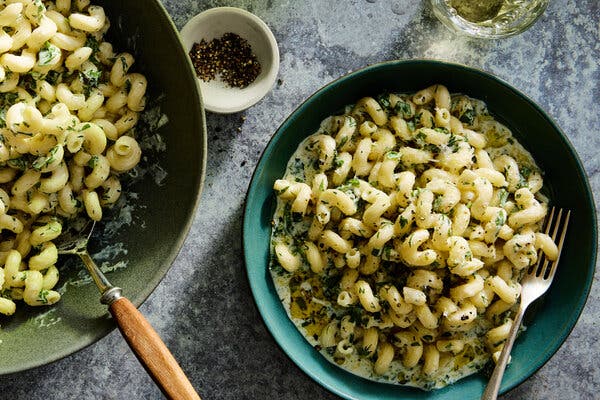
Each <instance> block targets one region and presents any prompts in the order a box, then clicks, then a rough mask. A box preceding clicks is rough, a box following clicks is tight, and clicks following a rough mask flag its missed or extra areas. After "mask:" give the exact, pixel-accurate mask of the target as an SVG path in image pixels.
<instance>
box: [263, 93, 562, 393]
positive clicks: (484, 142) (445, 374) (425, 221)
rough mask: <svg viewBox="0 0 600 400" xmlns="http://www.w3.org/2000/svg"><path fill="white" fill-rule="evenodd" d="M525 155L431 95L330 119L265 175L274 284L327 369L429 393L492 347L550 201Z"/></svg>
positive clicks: (384, 100)
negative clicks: (272, 200)
mask: <svg viewBox="0 0 600 400" xmlns="http://www.w3.org/2000/svg"><path fill="white" fill-rule="evenodd" d="M542 185H543V181H542V174H541V171H540V170H539V168H538V167H537V165H536V164H535V162H534V161H533V159H532V157H531V155H530V154H529V153H528V152H527V151H526V150H525V149H524V148H523V147H522V146H521V145H520V144H519V143H517V142H516V141H515V139H514V138H513V136H512V134H511V132H510V130H509V129H508V128H507V127H506V126H504V125H502V124H501V123H499V122H498V121H496V120H495V119H494V118H493V117H492V116H491V115H490V114H489V113H488V111H487V108H486V106H485V104H484V103H483V102H481V101H479V100H475V99H472V98H469V97H467V96H465V95H460V94H456V95H450V93H449V92H448V89H447V88H446V87H444V86H442V85H434V86H431V87H428V88H426V89H423V90H421V91H419V92H417V93H415V94H411V95H405V94H395V93H389V94H383V95H380V96H377V97H375V98H371V97H365V98H362V99H360V100H358V102H357V103H356V104H354V105H352V106H348V107H347V108H346V110H345V112H344V113H343V115H336V116H332V117H329V118H327V119H326V120H324V121H323V123H322V124H321V127H320V128H319V130H318V132H316V133H315V134H313V135H311V136H309V137H308V138H306V139H305V140H304V141H303V142H302V143H301V144H300V146H299V147H298V149H297V151H296V152H295V153H294V155H293V156H292V158H291V159H290V161H289V163H288V166H287V170H286V173H285V176H284V177H282V179H279V180H277V181H275V183H274V186H273V187H274V190H275V192H276V194H277V196H278V203H277V209H276V211H275V215H274V219H273V231H272V236H271V265H270V268H271V274H272V277H273V280H274V282H275V286H276V288H277V291H278V293H279V295H280V298H281V299H282V302H283V304H284V306H285V307H286V310H287V312H288V314H289V316H290V318H291V319H292V321H293V322H294V323H295V324H296V326H297V327H298V329H299V330H300V331H301V332H302V333H303V334H304V336H305V337H306V339H307V340H308V341H309V342H310V343H311V344H312V345H313V346H314V347H315V348H317V349H318V350H319V351H320V352H321V353H322V354H323V355H324V356H325V357H326V358H327V359H329V360H330V361H332V362H334V363H336V364H337V365H340V366H341V367H342V368H345V369H347V370H349V371H351V372H353V373H355V374H358V375H361V376H364V377H367V378H370V379H374V380H378V381H385V382H392V383H397V384H403V385H410V386H416V387H421V388H423V389H433V388H440V387H443V386H445V385H447V384H449V383H452V382H454V381H456V380H457V379H460V378H462V377H464V376H467V375H470V374H472V373H474V372H476V371H477V370H479V369H481V368H482V367H483V366H484V365H485V364H486V363H487V362H488V361H489V360H490V359H492V358H493V359H496V358H497V356H498V355H499V352H500V351H501V350H502V346H503V343H504V341H505V339H506V337H507V335H508V331H509V329H510V326H511V323H512V319H511V318H512V315H513V312H514V309H515V305H516V303H517V300H518V298H519V296H520V291H521V286H520V284H519V281H520V279H521V276H522V275H523V272H524V271H525V269H526V268H527V267H528V266H530V265H532V264H533V263H535V262H536V260H537V257H538V254H539V252H540V251H542V252H544V253H545V255H546V256H547V257H548V258H550V259H554V258H556V255H557V249H556V245H555V244H554V243H553V242H552V240H551V239H550V238H549V237H548V236H547V235H545V234H544V233H540V225H541V224H542V220H543V219H544V217H545V215H546V211H547V199H546V198H545V196H543V195H542V194H541V193H540V192H539V190H540V189H541V188H542Z"/></svg>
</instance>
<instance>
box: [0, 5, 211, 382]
mask: <svg viewBox="0 0 600 400" xmlns="http://www.w3.org/2000/svg"><path fill="white" fill-rule="evenodd" d="M151 5H154V6H155V7H156V8H157V9H158V12H159V15H160V18H162V19H163V21H165V22H166V23H167V24H168V25H170V27H171V30H169V31H168V32H167V33H168V34H169V35H170V36H171V37H172V38H173V39H174V40H175V41H176V42H177V43H179V46H178V51H179V52H180V53H181V54H182V58H184V59H185V60H186V65H185V67H184V68H183V71H182V72H183V73H185V74H186V75H188V76H190V77H191V82H196V75H195V73H194V72H193V71H194V68H193V65H192V61H191V60H190V58H189V57H188V55H187V53H186V52H185V51H184V50H183V43H182V42H181V38H180V37H179V31H178V30H177V27H176V26H175V24H174V23H173V20H172V19H171V17H170V15H169V13H168V12H167V10H166V9H165V7H164V6H163V5H162V3H161V2H160V1H159V0H152V1H151V4H150V6H151ZM196 93H197V96H196V97H192V98H191V100H192V101H193V102H194V103H195V105H196V108H197V109H198V110H199V113H197V114H196V115H195V117H196V118H199V117H200V116H202V115H205V113H204V105H203V104H204V103H203V101H202V94H201V93H200V88H199V87H198V85H196ZM199 119H200V120H201V121H200V124H199V125H201V132H199V133H200V134H201V140H202V143H201V149H203V151H202V154H201V157H202V159H201V165H200V168H202V170H201V173H200V175H199V176H198V179H197V180H196V182H194V183H195V187H196V188H197V190H196V194H195V199H194V203H193V207H191V208H190V213H189V216H188V218H187V221H186V224H185V225H184V226H183V227H182V230H181V232H180V234H179V237H178V239H177V241H176V243H175V246H173V248H172V250H171V251H170V252H169V253H168V255H167V258H166V259H165V262H164V263H163V265H162V266H161V267H160V268H158V269H157V270H156V272H155V274H154V276H153V278H152V279H151V280H150V281H149V283H148V285H147V286H146V288H145V289H144V290H142V291H140V292H137V293H136V295H135V296H134V298H133V299H131V298H129V297H128V298H129V299H130V300H131V302H132V303H133V304H134V305H135V306H136V307H139V306H141V305H142V304H143V303H144V302H145V301H146V299H148V297H149V296H150V295H151V294H152V292H153V291H154V290H155V289H156V287H157V286H158V284H159V283H160V282H161V281H162V280H163V278H164V277H165V275H166V274H167V271H168V270H169V269H170V268H171V266H172V265H173V262H174V261H175V259H176V257H177V255H178V254H179V252H180V251H181V248H182V247H183V243H184V242H185V239H186V238H187V235H188V233H189V231H190V229H191V227H192V224H193V222H194V215H195V213H196V210H197V209H198V204H199V202H200V197H201V193H202V189H203V187H204V180H205V175H206V159H207V154H206V149H207V148H208V145H207V133H206V118H199ZM125 294H126V293H125ZM99 298H100V297H99V296H98V299H99ZM90 301H93V300H92V299H90ZM116 327H117V326H116V324H114V323H113V324H112V326H108V327H107V328H103V329H99V330H97V331H96V332H94V334H93V335H91V336H90V337H89V338H88V339H87V340H85V341H82V342H77V343H75V344H74V345H72V346H67V347H64V348H62V349H61V351H58V352H56V353H55V354H53V355H52V356H50V357H46V358H45V359H34V360H31V361H30V362H28V363H24V364H22V365H19V366H18V367H15V368H12V369H6V370H4V371H0V376H2V375H10V374H16V373H19V372H22V371H26V370H29V369H33V368H38V367H42V366H44V365H47V364H50V363H53V362H56V361H58V360H61V359H63V358H65V357H67V356H70V355H72V354H74V353H77V352H79V351H81V350H83V349H85V348H86V347H88V346H91V345H93V344H94V343H96V342H98V341H99V340H100V339H102V338H103V337H105V336H106V335H108V334H109V333H110V332H112V331H113V330H114V329H115V328H116Z"/></svg>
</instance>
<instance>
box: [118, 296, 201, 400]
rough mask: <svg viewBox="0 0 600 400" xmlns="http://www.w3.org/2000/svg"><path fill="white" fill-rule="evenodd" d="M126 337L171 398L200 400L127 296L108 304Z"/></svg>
mask: <svg viewBox="0 0 600 400" xmlns="http://www.w3.org/2000/svg"><path fill="white" fill-rule="evenodd" d="M109 310H110V313H111V314H112V316H113V318H114V319H115V321H116V322H117V324H118V326H119V330H120V331H121V333H122V334H123V337H124V338H125V340H126V341H127V343H128V344H129V346H130V347H131V349H132V350H133V352H134V353H135V355H136V356H137V358H138V360H140V363H141V364H142V365H143V366H144V368H145V369H146V371H148V374H149V375H150V376H151V377H152V379H153V380H154V381H155V382H156V384H157V385H158V387H159V388H160V389H161V390H162V392H163V393H164V395H165V396H166V397H167V398H168V399H173V400H200V396H199V395H198V393H196V390H194V387H193V386H192V384H191V383H190V381H189V380H188V378H187V377H186V375H185V373H184V372H183V370H182V369H181V367H180V366H179V364H178V363H177V360H175V357H173V355H172V354H171V352H170V351H169V349H168V348H167V346H166V345H165V343H164V342H163V341H162V339H161V338H160V336H158V333H156V331H155V330H154V328H152V326H151V325H150V323H149V322H148V320H146V318H145V317H144V316H143V315H142V313H141V312H140V311H139V310H138V309H137V308H136V307H135V306H134V305H133V304H132V303H131V302H130V301H129V300H128V299H127V298H125V297H119V298H118V299H116V300H114V301H113V302H112V303H111V304H110V305H109Z"/></svg>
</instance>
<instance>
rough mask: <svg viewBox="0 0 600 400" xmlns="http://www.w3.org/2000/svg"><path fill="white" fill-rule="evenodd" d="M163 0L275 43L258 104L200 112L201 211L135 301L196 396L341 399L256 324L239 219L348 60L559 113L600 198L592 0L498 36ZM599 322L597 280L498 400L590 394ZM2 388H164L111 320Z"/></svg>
mask: <svg viewBox="0 0 600 400" xmlns="http://www.w3.org/2000/svg"><path fill="white" fill-rule="evenodd" d="M162 1H163V4H164V5H165V7H166V8H167V10H168V11H169V13H170V14H171V16H172V17H173V20H174V21H175V24H176V25H177V27H178V28H181V27H183V25H184V24H185V22H186V21H187V20H188V19H190V18H191V17H192V16H194V15H195V14H197V13H199V12H201V11H203V10H205V9H208V8H211V7H216V6H225V5H228V6H236V7H241V8H244V9H247V10H249V11H251V12H253V13H255V14H256V15H258V16H259V17H261V18H262V19H263V20H264V21H265V22H266V23H267V24H268V25H269V26H270V27H271V29H272V30H273V33H274V34H275V36H276V38H277V40H278V42H279V49H280V53H281V69H280V72H279V77H278V78H279V80H280V81H279V83H278V84H276V85H275V87H274V89H273V90H272V91H271V92H270V93H269V94H268V95H267V96H266V97H265V98H264V99H263V100H262V101H261V102H259V103H258V104H257V105H255V106H254V107H252V108H250V109H248V110H247V111H245V112H242V113H238V114H232V115H216V114H210V113H208V114H207V125H208V165H207V174H206V184H205V187H204V192H203V194H202V199H201V201H200V205H199V207H200V208H199V210H198V212H197V214H196V218H195V221H194V224H193V227H192V229H191V232H190V234H189V236H188V238H187V240H186V242H185V245H184V247H183V250H182V251H181V253H180V254H179V256H178V258H177V260H176V261H175V263H174V265H173V267H172V268H171V269H170V271H169V273H168V274H167V275H166V277H165V279H164V280H163V281H162V283H161V284H160V285H159V286H158V288H157V289H156V291H155V292H154V293H153V294H152V295H151V297H150V298H149V299H148V301H146V303H145V304H144V305H143V306H142V307H141V310H142V312H143V313H144V314H145V315H146V316H147V317H148V319H149V320H150V322H151V323H152V324H153V325H154V327H155V328H156V330H157V331H158V332H159V334H160V335H161V336H162V337H163V338H164V340H165V342H166V343H167V345H168V346H169V347H170V348H171V350H172V351H173V353H174V355H175V356H176V357H177V358H178V360H180V363H181V365H182V367H183V368H184V370H185V371H186V372H187V373H188V375H189V377H190V380H191V381H192V383H193V384H194V385H195V386H196V387H197V388H198V390H199V393H200V394H201V396H202V398H203V399H207V400H208V399H236V400H238V399H268V398H271V399H334V398H337V397H336V396H334V395H333V394H331V393H330V392H328V391H327V390H325V389H323V388H322V387H320V386H319V385H318V384H317V383H315V382H314V381H313V380H311V379H310V378H309V377H308V376H307V375H305V374H304V373H303V372H301V371H300V369H298V368H297V367H296V366H295V365H294V364H293V363H292V361H290V360H289V359H288V358H287V357H286V356H285V354H284V353H283V352H282V351H281V350H280V349H279V347H278V346H277V344H276V343H275V342H274V341H273V340H272V338H271V336H270V334H269V333H268V332H267V330H266V328H265V327H264V325H263V323H262V320H261V317H260V315H259V314H258V312H257V310H256V308H255V306H254V303H253V300H252V295H251V292H250V288H249V285H248V283H247V280H246V275H245V272H244V262H243V258H242V248H241V225H242V210H243V203H244V197H245V193H246V190H247V187H248V183H249V181H250V177H251V175H252V172H253V169H254V167H255V165H256V163H257V162H258V159H259V157H260V154H261V152H262V150H263V149H264V147H265V146H266V144H267V142H268V140H269V138H270V137H271V135H272V134H273V133H274V131H275V130H276V129H277V127H278V126H279V125H280V124H281V123H282V122H283V120H284V119H285V118H286V116H287V115H289V114H290V113H291V112H292V111H293V110H294V109H295V108H296V107H297V106H298V105H299V104H300V103H301V102H302V101H303V100H305V99H306V98H307V97H308V96H309V95H311V94H312V93H313V92H314V91H316V90H317V89H318V88H320V87H321V86H323V85H325V84H326V83H328V82H330V81H331V80H333V79H335V78H337V77H339V76H341V75H343V74H345V73H347V72H348V71H350V70H355V69H358V68H361V67H363V66H366V65H368V64H371V63H376V62H380V61H385V60H391V59H409V58H433V59H440V60H447V61H453V62H458V63H464V64H466V65H469V66H473V67H477V68H481V69H484V70H486V71H489V72H491V73H493V74H495V75H497V76H499V77H500V78H502V79H504V80H506V81H507V82H509V83H510V84H511V85H513V86H515V87H516V88H518V89H520V90H522V91H523V92H524V93H525V94H527V95H528V96H530V97H531V98H532V99H533V100H534V101H536V102H537V103H538V104H539V105H540V106H541V107H542V108H544V109H545V110H546V111H547V112H548V113H549V114H550V115H551V116H552V118H554V119H555V121H557V123H558V124H559V125H560V126H561V127H562V129H563V130H564V131H565V133H566V134H567V136H568V138H569V140H570V141H571V143H572V144H573V146H574V147H575V149H576V150H577V152H578V153H579V156H580V158H581V160H582V162H583V165H584V166H585V169H586V172H587V174H588V177H589V179H590V182H591V186H592V188H593V192H594V195H595V197H596V199H598V198H599V197H600V161H599V160H600V153H599V149H600V133H599V127H600V117H599V116H600V103H599V100H598V99H599V98H600V86H599V82H600V68H599V67H598V63H599V60H600V25H599V22H598V21H600V7H599V5H598V2H597V1H596V0H582V1H576V0H564V1H563V0H561V1H552V2H551V4H550V6H549V8H548V9H547V10H546V12H545V14H544V15H543V16H542V17H541V18H540V19H539V20H538V21H537V22H536V23H535V25H533V27H531V28H530V29H529V30H528V31H526V32H525V33H523V34H521V35H518V36H515V37H512V38H508V39H502V40H495V41H478V40H473V39H467V38H463V37H457V36H456V35H455V34H453V33H451V32H449V31H448V30H447V29H446V28H445V27H444V26H442V24H441V23H440V22H438V21H437V20H436V19H435V18H434V16H433V14H432V12H431V11H430V10H429V6H428V2H425V1H423V2H416V1H409V0H391V1H383V0H352V1H347V0H344V1H331V0H326V1H307V2H303V1H291V0H258V1H233V0H232V1H202V0H162ZM190 277H193V279H190ZM597 277H598V274H596V279H595V280H594V281H595V282H596V280H597ZM598 321H600V288H599V287H598V285H594V286H593V287H592V292H591V294H590V297H589V299H588V301H587V305H586V307H585V309H584V310H583V314H582V315H581V318H580V319H579V321H578V323H577V325H576V326H575V329H574V330H573V332H572V333H571V335H570V336H569V337H568V339H567V340H566V342H565V344H564V345H563V346H562V347H561V349H560V350H559V351H558V352H557V353H556V354H555V355H554V357H552V359H551V360H550V361H549V362H548V363H547V364H546V365H545V366H544V367H542V368H541V369H540V370H539V371H538V372H537V373H536V374H534V375H533V376H532V377H531V378H530V379H528V380H527V381H526V382H524V383H523V384H522V385H520V386H519V387H517V388H516V389H514V390H512V391H511V392H509V393H508V394H507V395H505V396H504V397H503V398H504V399H507V400H518V399H530V400H535V399H540V400H541V399H544V400H546V399H558V398H568V399H595V398H598V396H599V395H598V393H599V392H600V341H598V339H597V332H598V330H599V329H600V326H599V324H600V323H599V322H598ZM0 398H12V399H43V398H45V399H82V400H84V399H86V400H87V399H90V400H91V399H159V398H161V393H160V392H159V391H158V389H156V387H155V386H154V384H153V383H152V381H151V380H150V379H149V378H148V376H147V374H146V373H145V371H144V370H143V368H142V367H141V366H140V365H139V363H138V362H137V360H136V358H135V357H134V356H133V354H132V353H131V352H130V350H129V348H128V347H127V345H126V344H125V342H124V341H123V339H122V337H121V335H120V334H119V333H118V331H114V332H113V333H111V334H110V335H108V336H107V337H105V338H104V339H102V340H100V341H99V342H98V343H96V344H94V345H92V346H90V347H89V348H86V349H85V350H83V351H81V352H79V353H77V354H75V355H72V356H70V357H68V358H66V359H63V360H60V361H58V362H55V363H53V364H50V365H47V366H44V367H40V368H37V369H34V370H30V371H26V372H22V373H19V374H14V375H10V376H4V377H0Z"/></svg>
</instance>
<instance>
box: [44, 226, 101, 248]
mask: <svg viewBox="0 0 600 400" xmlns="http://www.w3.org/2000/svg"><path fill="white" fill-rule="evenodd" d="M94 226H96V222H95V221H92V220H90V219H87V218H77V219H73V220H69V221H67V223H66V224H65V225H64V226H63V231H62V233H61V235H60V236H59V238H58V240H56V241H55V242H54V244H55V245H56V248H57V250H58V254H80V253H84V252H86V251H87V244H88V241H89V240H90V237H91V236H92V232H93V231H94Z"/></svg>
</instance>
